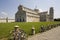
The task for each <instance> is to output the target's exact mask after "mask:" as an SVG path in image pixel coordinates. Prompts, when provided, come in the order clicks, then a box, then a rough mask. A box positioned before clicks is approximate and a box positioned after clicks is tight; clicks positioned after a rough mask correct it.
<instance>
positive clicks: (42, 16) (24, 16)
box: [15, 5, 54, 22]
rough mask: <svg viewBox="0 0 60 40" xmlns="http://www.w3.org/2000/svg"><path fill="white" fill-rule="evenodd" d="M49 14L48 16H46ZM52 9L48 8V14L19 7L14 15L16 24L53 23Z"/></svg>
mask: <svg viewBox="0 0 60 40" xmlns="http://www.w3.org/2000/svg"><path fill="white" fill-rule="evenodd" d="M48 13H49V14H48ZM53 18H54V10H53V7H51V8H50V10H49V12H48V11H45V12H40V11H39V10H38V9H34V10H32V9H30V8H27V7H24V6H22V5H19V7H18V11H17V13H16V14H15V21H16V22H40V21H41V22H42V21H45V22H46V21H53V20H54V19H53Z"/></svg>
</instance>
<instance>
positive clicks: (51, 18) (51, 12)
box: [49, 7, 54, 21]
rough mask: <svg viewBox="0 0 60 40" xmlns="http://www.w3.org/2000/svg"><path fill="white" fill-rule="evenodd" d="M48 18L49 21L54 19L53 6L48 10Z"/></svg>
mask: <svg viewBox="0 0 60 40" xmlns="http://www.w3.org/2000/svg"><path fill="white" fill-rule="evenodd" d="M49 15H50V16H49V19H50V21H54V9H53V7H50V10H49Z"/></svg>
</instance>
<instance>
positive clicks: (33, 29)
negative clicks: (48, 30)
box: [32, 27, 35, 35]
mask: <svg viewBox="0 0 60 40" xmlns="http://www.w3.org/2000/svg"><path fill="white" fill-rule="evenodd" d="M34 34H35V27H32V35H34Z"/></svg>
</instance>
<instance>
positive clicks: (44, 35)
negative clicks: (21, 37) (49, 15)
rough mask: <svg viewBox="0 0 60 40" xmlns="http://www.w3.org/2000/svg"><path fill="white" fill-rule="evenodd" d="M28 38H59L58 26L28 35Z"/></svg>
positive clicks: (41, 39)
mask: <svg viewBox="0 0 60 40" xmlns="http://www.w3.org/2000/svg"><path fill="white" fill-rule="evenodd" d="M28 40H60V26H59V27H56V28H53V29H51V30H49V31H46V32H43V33H39V34H36V35H34V36H30V37H28Z"/></svg>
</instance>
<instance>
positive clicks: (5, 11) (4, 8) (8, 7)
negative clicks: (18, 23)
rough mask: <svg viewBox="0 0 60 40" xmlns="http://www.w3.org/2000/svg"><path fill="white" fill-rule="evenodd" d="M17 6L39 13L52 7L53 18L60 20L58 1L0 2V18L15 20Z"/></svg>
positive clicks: (22, 0) (59, 3) (3, 0)
mask: <svg viewBox="0 0 60 40" xmlns="http://www.w3.org/2000/svg"><path fill="white" fill-rule="evenodd" d="M19 5H23V6H25V7H27V8H31V9H34V8H37V9H39V10H40V11H49V8H50V7H54V18H60V0H0V18H6V17H8V18H9V19H15V13H16V12H17V11H18V6H19Z"/></svg>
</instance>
